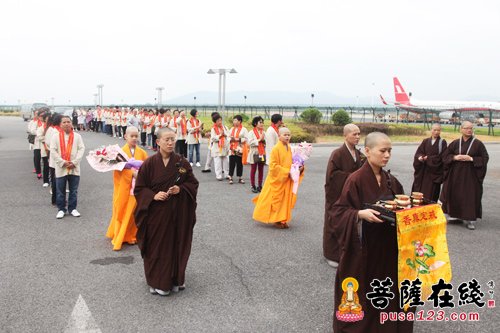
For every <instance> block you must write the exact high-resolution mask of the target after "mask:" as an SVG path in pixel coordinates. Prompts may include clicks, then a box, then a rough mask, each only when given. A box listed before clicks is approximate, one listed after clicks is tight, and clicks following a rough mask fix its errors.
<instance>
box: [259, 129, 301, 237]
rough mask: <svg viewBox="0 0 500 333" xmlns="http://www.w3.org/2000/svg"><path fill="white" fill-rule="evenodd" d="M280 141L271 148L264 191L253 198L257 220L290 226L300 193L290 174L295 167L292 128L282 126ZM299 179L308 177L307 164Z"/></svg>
mask: <svg viewBox="0 0 500 333" xmlns="http://www.w3.org/2000/svg"><path fill="white" fill-rule="evenodd" d="M279 134H280V136H279V141H278V143H277V144H276V146H274V148H273V150H271V158H270V160H269V173H268V175H267V178H266V182H265V183H264V187H263V188H262V192H261V193H260V194H259V195H258V196H257V197H255V198H254V199H253V202H254V203H255V209H254V211H253V219H254V220H256V221H258V222H262V223H272V224H274V226H275V227H276V228H279V229H287V228H288V222H290V220H291V219H292V209H293V207H294V206H295V202H296V200H297V195H296V194H295V193H293V186H294V181H293V179H292V177H291V175H290V170H291V168H292V163H293V161H292V148H291V147H290V138H291V133H290V130H289V129H288V128H286V127H281V128H280V129H279ZM299 173H300V176H299V181H300V180H302V178H303V177H304V166H300V168H299Z"/></svg>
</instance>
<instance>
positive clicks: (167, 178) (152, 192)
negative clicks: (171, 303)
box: [134, 128, 198, 296]
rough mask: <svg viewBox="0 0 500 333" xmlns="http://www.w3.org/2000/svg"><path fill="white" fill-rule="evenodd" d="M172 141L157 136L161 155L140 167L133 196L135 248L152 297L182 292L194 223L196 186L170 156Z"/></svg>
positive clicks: (163, 133)
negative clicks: (142, 262) (135, 228)
mask: <svg viewBox="0 0 500 333" xmlns="http://www.w3.org/2000/svg"><path fill="white" fill-rule="evenodd" d="M175 141H176V135H175V132H174V131H173V130H171V129H170V128H162V129H160V130H159V131H158V138H157V140H156V142H157V144H158V147H160V148H159V151H158V153H156V154H155V155H153V156H151V157H149V158H148V159H147V160H146V161H145V162H144V163H143V165H142V166H141V168H140V170H139V174H138V176H137V182H136V185H135V190H134V194H135V197H136V199H137V208H136V212H135V222H136V224H137V228H138V231H137V242H138V245H139V248H140V249H141V255H142V258H143V259H144V272H145V273H146V281H147V283H148V285H149V287H150V292H151V293H152V294H156V293H158V294H160V295H162V296H166V295H169V294H170V291H171V290H172V291H174V292H177V291H179V290H183V289H184V287H185V286H184V279H185V271H186V266H187V262H188V259H189V255H190V253H191V242H192V238H193V227H194V225H195V223H196V194H197V191H198V180H196V178H195V177H194V175H193V170H192V168H191V166H190V164H189V162H188V161H187V160H186V159H185V158H184V157H182V156H181V155H179V154H176V153H174V149H175Z"/></svg>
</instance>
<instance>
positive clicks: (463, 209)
mask: <svg viewBox="0 0 500 333" xmlns="http://www.w3.org/2000/svg"><path fill="white" fill-rule="evenodd" d="M461 132H462V137H461V138H460V139H457V140H455V141H453V142H452V143H450V145H449V146H448V149H447V150H446V151H445V153H444V155H443V162H444V166H445V172H444V182H443V192H442V193H441V201H442V202H443V212H444V213H445V214H447V218H448V219H449V220H452V219H453V220H462V221H464V223H465V224H466V226H467V228H468V229H470V230H474V229H475V228H476V226H475V222H476V220H477V219H478V218H482V206H481V199H482V196H483V181H484V177H485V176H486V167H487V165H488V160H489V156H488V152H487V151H486V147H485V146H484V144H483V143H482V142H481V141H480V140H478V139H477V138H475V137H474V127H473V125H472V123H471V122H469V121H464V122H463V123H462V126H461Z"/></svg>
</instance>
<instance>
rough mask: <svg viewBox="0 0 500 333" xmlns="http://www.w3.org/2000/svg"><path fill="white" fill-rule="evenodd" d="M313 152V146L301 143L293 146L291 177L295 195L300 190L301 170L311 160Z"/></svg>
mask: <svg viewBox="0 0 500 333" xmlns="http://www.w3.org/2000/svg"><path fill="white" fill-rule="evenodd" d="M311 152H312V144H310V143H307V142H305V141H304V142H301V143H299V144H298V145H294V146H292V167H291V168H290V176H291V177H292V180H293V189H292V192H293V194H297V190H298V188H299V178H300V170H299V168H300V167H301V166H303V165H304V162H305V161H307V160H308V159H309V157H310V156H311Z"/></svg>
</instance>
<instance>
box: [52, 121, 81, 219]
mask: <svg viewBox="0 0 500 333" xmlns="http://www.w3.org/2000/svg"><path fill="white" fill-rule="evenodd" d="M84 153H85V145H84V144H83V140H82V137H81V136H80V134H78V133H75V132H74V131H73V126H72V124H71V118H70V117H67V116H63V117H62V118H61V125H60V130H59V133H58V134H56V135H54V136H53V137H52V141H51V143H50V156H51V158H52V159H53V162H54V169H55V176H56V191H57V194H56V204H57V209H58V212H57V215H56V218H58V219H62V218H63V217H64V215H65V214H66V212H67V211H69V212H70V213H71V215H73V216H74V217H79V216H80V213H79V212H78V211H77V210H76V206H77V194H78V185H79V183H80V161H81V160H82V157H83V154H84ZM66 183H68V184H69V197H68V201H67V202H66ZM66 204H67V206H66Z"/></svg>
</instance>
